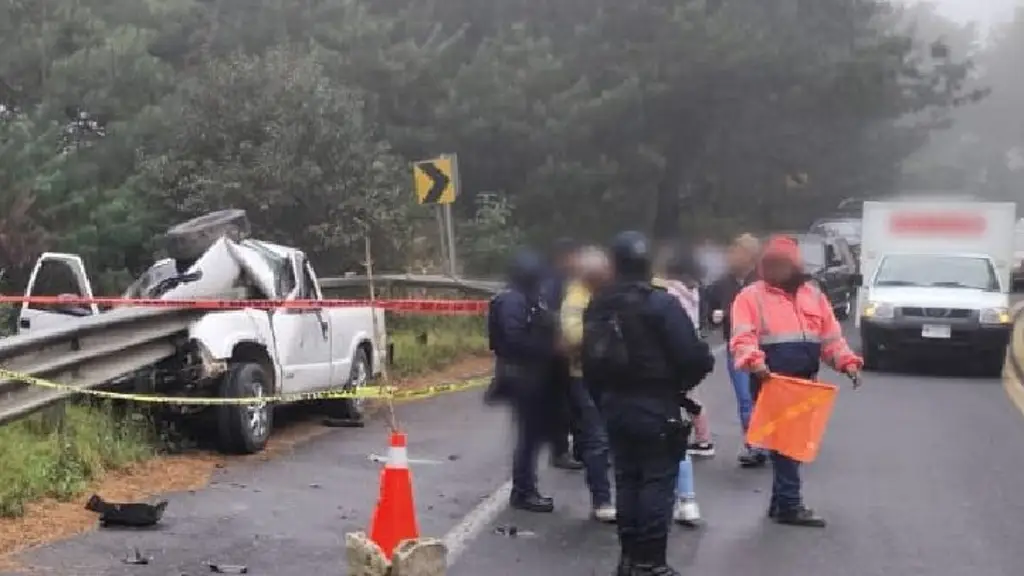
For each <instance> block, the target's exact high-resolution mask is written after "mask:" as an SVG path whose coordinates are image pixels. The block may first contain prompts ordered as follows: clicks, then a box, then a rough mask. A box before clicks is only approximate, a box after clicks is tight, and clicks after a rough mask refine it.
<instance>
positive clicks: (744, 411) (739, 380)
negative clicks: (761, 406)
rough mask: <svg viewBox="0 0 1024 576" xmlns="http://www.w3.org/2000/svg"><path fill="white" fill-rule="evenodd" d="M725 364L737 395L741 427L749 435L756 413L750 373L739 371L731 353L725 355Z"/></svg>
mask: <svg viewBox="0 0 1024 576" xmlns="http://www.w3.org/2000/svg"><path fill="white" fill-rule="evenodd" d="M725 363H726V366H727V367H728V368H729V380H730V381H732V389H733V392H735V393H736V409H737V411H738V412H739V415H740V426H742V427H743V433H744V434H746V433H747V427H748V426H750V414H751V413H752V412H753V411H754V398H753V396H751V394H750V373H748V372H744V371H742V370H737V369H736V365H735V364H734V363H733V357H732V353H731V352H726V353H725Z"/></svg>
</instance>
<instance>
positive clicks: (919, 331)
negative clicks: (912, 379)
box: [860, 318, 1011, 355]
mask: <svg viewBox="0 0 1024 576" xmlns="http://www.w3.org/2000/svg"><path fill="white" fill-rule="evenodd" d="M925 326H948V327H949V333H948V337H944V335H942V336H938V337H936V336H935V332H941V330H935V331H931V332H932V334H931V335H930V336H926V335H925ZM1010 331H1011V325H1010V324H991V325H990V324H980V323H978V322H976V321H970V322H942V321H938V322H928V321H923V322H922V321H921V320H919V319H915V320H906V319H900V318H896V319H893V320H868V319H866V318H865V319H862V320H861V326H860V337H861V343H862V344H863V345H865V346H871V347H872V348H874V349H877V350H883V351H885V352H892V353H897V354H899V355H903V354H904V353H905V354H908V355H911V354H920V353H927V354H946V353H965V354H972V355H973V354H974V353H978V354H987V353H992V354H1002V353H1003V352H1004V351H1005V350H1006V346H1007V344H1008V343H1009V341H1010Z"/></svg>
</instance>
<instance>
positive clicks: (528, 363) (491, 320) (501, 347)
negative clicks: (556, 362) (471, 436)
mask: <svg viewBox="0 0 1024 576" xmlns="http://www.w3.org/2000/svg"><path fill="white" fill-rule="evenodd" d="M487 337H488V340H489V343H490V348H491V350H492V351H493V352H494V358H495V365H494V381H493V382H492V385H491V389H490V390H489V391H488V397H489V400H493V401H496V400H502V399H507V398H510V397H511V396H512V395H514V394H517V393H521V392H527V391H535V390H541V389H543V386H544V385H545V383H546V382H547V377H548V374H547V372H548V371H549V370H550V366H551V361H552V359H553V355H554V343H555V322H554V317H553V316H552V315H551V313H550V312H549V311H547V310H546V309H545V308H544V306H543V305H542V303H541V301H540V299H539V298H536V297H531V296H529V295H527V294H526V293H525V292H524V291H522V290H519V289H516V288H514V287H512V288H508V289H506V290H504V291H502V292H501V293H500V294H498V295H497V296H495V297H494V298H493V299H492V300H491V304H490V309H489V310H488V315H487Z"/></svg>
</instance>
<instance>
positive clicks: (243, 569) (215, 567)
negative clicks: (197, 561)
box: [209, 564, 249, 574]
mask: <svg viewBox="0 0 1024 576" xmlns="http://www.w3.org/2000/svg"><path fill="white" fill-rule="evenodd" d="M209 566H210V572H213V573H214V574H248V573H249V567H248V566H234V565H231V564H209Z"/></svg>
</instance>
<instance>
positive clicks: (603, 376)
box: [583, 232, 714, 576]
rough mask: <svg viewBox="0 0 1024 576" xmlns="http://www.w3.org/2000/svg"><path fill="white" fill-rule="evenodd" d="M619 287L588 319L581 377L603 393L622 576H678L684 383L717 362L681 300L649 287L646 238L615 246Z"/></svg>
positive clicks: (596, 303) (627, 238) (606, 293)
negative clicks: (672, 549)
mask: <svg viewBox="0 0 1024 576" xmlns="http://www.w3.org/2000/svg"><path fill="white" fill-rule="evenodd" d="M610 252H611V255H612V262H613V265H614V268H615V273H616V280H615V282H614V283H613V285H612V286H610V287H608V288H606V289H605V290H603V291H600V292H598V293H597V294H595V295H594V297H593V299H592V300H591V303H590V305H589V306H588V307H587V310H586V312H584V336H583V340H584V342H583V370H584V378H586V379H588V380H590V381H594V382H598V383H599V385H600V386H601V388H602V389H603V391H604V395H603V412H604V415H605V417H606V419H607V425H608V435H609V440H610V443H611V449H612V455H613V460H614V467H615V484H616V486H615V490H616V506H617V508H618V510H617V513H618V518H617V523H618V533H619V544H620V547H621V557H620V562H619V566H618V571H617V572H616V574H617V575H618V576H674V575H676V574H678V572H676V571H675V570H674V569H672V568H671V567H669V566H668V563H667V559H666V552H667V551H666V548H667V544H668V531H669V526H670V523H671V521H672V508H673V504H674V503H675V488H676V480H677V477H678V474H679V461H680V460H681V459H682V458H683V456H684V455H685V454H686V448H687V439H688V437H689V428H688V424H687V423H685V422H684V421H682V419H681V418H680V411H679V407H680V400H681V397H682V393H683V392H684V391H685V386H684V385H683V382H687V383H691V385H692V384H693V383H695V382H699V381H700V380H701V379H703V377H704V376H706V375H707V374H708V373H709V372H710V371H711V370H712V368H713V367H714V359H713V357H712V356H711V353H710V351H709V349H708V346H707V344H705V343H703V342H702V341H701V340H700V339H699V338H698V336H697V330H696V328H695V327H694V323H693V322H692V321H691V320H690V318H689V317H688V316H687V314H686V312H684V311H683V308H682V306H681V305H680V303H679V301H678V300H676V299H675V298H673V297H672V296H670V295H669V294H668V293H667V292H665V291H664V290H661V289H658V288H655V287H654V286H652V284H651V279H652V271H651V254H650V248H649V245H648V242H647V239H646V238H645V237H644V235H643V234H641V233H639V232H623V233H621V234H619V235H618V236H616V238H615V239H614V241H613V242H612V245H611V250H610Z"/></svg>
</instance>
